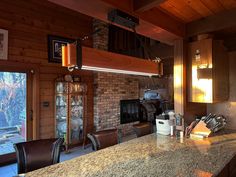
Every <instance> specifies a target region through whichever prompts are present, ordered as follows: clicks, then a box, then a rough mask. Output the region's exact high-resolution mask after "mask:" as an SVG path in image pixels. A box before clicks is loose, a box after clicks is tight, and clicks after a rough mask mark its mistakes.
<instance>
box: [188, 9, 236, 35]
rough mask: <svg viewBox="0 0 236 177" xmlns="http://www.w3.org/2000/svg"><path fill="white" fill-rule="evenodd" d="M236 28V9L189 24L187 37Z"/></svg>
mask: <svg viewBox="0 0 236 177" xmlns="http://www.w3.org/2000/svg"><path fill="white" fill-rule="evenodd" d="M233 26H236V9H232V10H227V11H224V12H221V13H218V14H216V15H212V16H209V17H206V18H203V19H200V20H197V21H194V22H191V23H188V24H187V28H186V31H187V36H188V37H191V36H195V35H198V34H202V33H210V32H214V31H219V30H222V29H225V28H230V27H233Z"/></svg>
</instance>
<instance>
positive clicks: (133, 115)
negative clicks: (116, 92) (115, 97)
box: [120, 99, 140, 124]
mask: <svg viewBox="0 0 236 177" xmlns="http://www.w3.org/2000/svg"><path fill="white" fill-rule="evenodd" d="M139 115H140V100H139V99H133V100H120V123H121V124H125V123H130V122H135V121H140V116H139Z"/></svg>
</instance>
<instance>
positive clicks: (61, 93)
mask: <svg viewBox="0 0 236 177" xmlns="http://www.w3.org/2000/svg"><path fill="white" fill-rule="evenodd" d="M85 104H86V85H85V84H83V83H81V82H66V81H63V80H59V81H58V80H57V81H56V83H55V124H56V125H55V127H56V128H55V134H56V137H62V138H64V139H65V146H66V150H68V148H69V147H70V146H74V145H76V144H80V143H82V141H83V134H84V114H85V107H86V106H85Z"/></svg>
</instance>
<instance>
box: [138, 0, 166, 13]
mask: <svg viewBox="0 0 236 177" xmlns="http://www.w3.org/2000/svg"><path fill="white" fill-rule="evenodd" d="M164 1H166V0H134V11H136V12H144V11H147V10H149V9H151V8H153V7H157V6H158V5H160V4H161V3H163V2H164Z"/></svg>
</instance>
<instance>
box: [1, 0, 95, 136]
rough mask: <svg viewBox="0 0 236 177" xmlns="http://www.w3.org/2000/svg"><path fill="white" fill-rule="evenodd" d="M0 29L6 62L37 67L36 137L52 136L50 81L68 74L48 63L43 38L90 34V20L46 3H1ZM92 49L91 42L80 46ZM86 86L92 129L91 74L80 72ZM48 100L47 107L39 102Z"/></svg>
mask: <svg viewBox="0 0 236 177" xmlns="http://www.w3.org/2000/svg"><path fill="white" fill-rule="evenodd" d="M0 12H1V13H0V28H2V29H6V30H8V32H9V56H8V60H9V61H13V62H17V63H18V64H19V65H21V66H22V65H25V64H26V63H31V64H35V65H36V66H37V67H39V79H38V83H39V84H38V85H39V87H40V88H39V94H40V98H39V100H40V101H39V104H40V105H39V107H40V109H39V113H38V114H39V115H38V117H39V125H40V126H39V130H38V134H39V136H38V138H50V137H53V136H54V80H55V78H56V77H58V76H60V75H63V74H70V73H69V72H68V71H67V70H66V69H65V68H62V67H61V64H55V63H48V53H47V52H48V46H47V35H48V34H51V35H58V36H62V37H69V38H76V37H81V36H83V35H86V34H89V33H91V32H92V18H90V17H88V16H85V15H82V14H79V13H78V12H74V11H72V10H69V9H66V8H63V7H60V6H57V5H55V4H53V3H50V2H48V1H46V0H43V1H37V0H14V1H9V0H1V1H0ZM84 45H85V46H90V47H91V46H92V39H89V40H87V41H86V42H85V43H84ZM74 74H78V75H81V77H82V81H84V82H86V83H87V84H88V115H87V119H88V126H87V130H88V131H89V130H92V129H93V73H91V72H84V71H83V72H81V71H77V73H74ZM44 101H48V102H49V107H43V106H42V102H44Z"/></svg>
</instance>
